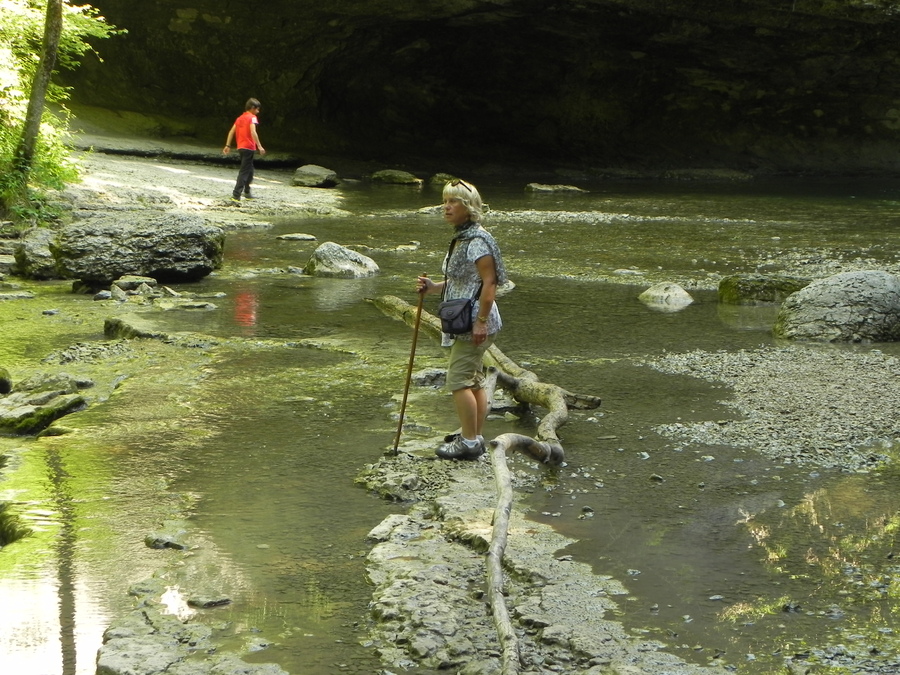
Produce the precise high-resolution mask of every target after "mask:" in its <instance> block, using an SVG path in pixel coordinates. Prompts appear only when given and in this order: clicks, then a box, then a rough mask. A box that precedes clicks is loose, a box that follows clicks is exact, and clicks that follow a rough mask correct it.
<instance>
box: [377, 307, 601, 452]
mask: <svg viewBox="0 0 900 675" xmlns="http://www.w3.org/2000/svg"><path fill="white" fill-rule="evenodd" d="M371 302H372V303H373V304H374V305H375V306H376V307H378V309H380V310H381V311H382V312H384V313H385V314H387V315H388V316H392V317H394V318H397V319H400V320H401V321H405V322H406V323H407V324H408V325H409V326H413V325H414V324H415V320H416V311H417V307H415V306H413V305H410V304H409V303H407V302H405V301H404V300H401V299H400V298H398V297H396V296H393V295H384V296H381V297H378V298H375V299H373V300H371ZM420 330H424V331H425V332H426V333H429V334H430V335H431V336H432V337H434V338H437V339H440V336H441V323H440V320H439V319H438V318H437V317H435V316H434V315H432V314H430V313H428V312H425V311H423V312H422V315H421V317H420ZM485 365H487V366H490V368H489V370H488V377H487V379H488V382H487V384H486V387H485V388H486V389H488V401H491V400H492V399H493V391H494V388H495V387H496V386H500V387H502V388H503V389H505V390H507V391H508V392H509V393H510V394H511V395H512V396H513V398H515V399H516V400H517V401H519V402H520V403H526V404H530V405H538V406H541V407H543V408H546V409H547V410H548V411H549V412H548V413H547V414H546V415H544V417H543V419H541V421H540V423H539V424H538V430H537V435H536V437H535V439H529V438H528V437H527V436H519V435H518V434H512V435H513V436H517V437H518V439H528V440H529V441H531V443H525V442H524V441H521V440H517V441H516V442H514V443H508V444H507V449H512V450H519V451H522V452H524V453H525V454H527V455H529V456H531V457H534V458H535V459H538V460H539V461H541V462H545V463H547V464H562V462H563V461H564V459H565V452H564V450H563V447H562V444H561V443H560V440H559V436H557V433H556V430H557V429H558V428H559V427H561V426H562V425H563V424H565V423H566V421H567V420H568V419H569V408H570V407H571V408H575V409H580V410H590V409H593V408H596V407H598V406H599V405H600V399H599V398H598V397H596V396H589V395H586V394H573V393H572V392H569V391H566V390H565V389H562V388H560V387H558V386H556V385H555V384H548V383H546V382H541V381H540V380H539V379H538V376H537V375H535V374H534V373H533V372H531V371H530V370H526V369H525V368H522V367H521V366H520V365H518V364H517V363H516V362H515V361H513V360H512V359H510V358H509V357H507V356H506V354H504V353H503V352H501V351H500V350H499V349H498V348H497V346H496V345H491V346H490V347H489V348H488V350H487V352H486V353H485ZM504 435H508V434H504Z"/></svg>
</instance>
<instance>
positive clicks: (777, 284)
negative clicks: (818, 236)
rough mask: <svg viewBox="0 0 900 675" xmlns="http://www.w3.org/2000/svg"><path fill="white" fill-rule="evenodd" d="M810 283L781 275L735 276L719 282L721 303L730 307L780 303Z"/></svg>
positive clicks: (806, 280) (808, 280) (807, 280)
mask: <svg viewBox="0 0 900 675" xmlns="http://www.w3.org/2000/svg"><path fill="white" fill-rule="evenodd" d="M810 281H811V280H810V279H802V278H800V277H789V276H785V275H781V274H735V275H732V276H730V277H725V278H724V279H722V281H720V282H719V302H724V303H726V304H729V305H758V304H763V303H779V302H783V301H784V299H785V298H786V297H788V296H789V295H790V294H791V293H796V292H797V291H799V290H800V289H801V288H804V287H806V286H808V285H809V283H810Z"/></svg>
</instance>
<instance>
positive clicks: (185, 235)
mask: <svg viewBox="0 0 900 675" xmlns="http://www.w3.org/2000/svg"><path fill="white" fill-rule="evenodd" d="M127 218H128V219H127V220H123V219H122V217H121V216H110V217H102V218H92V219H90V220H83V221H79V222H77V223H74V224H72V225H69V226H68V227H66V228H65V229H63V230H61V231H60V232H59V233H58V235H57V236H56V238H55V239H54V240H53V241H51V242H50V250H51V252H52V253H53V257H54V258H55V260H56V266H57V269H58V270H59V272H60V274H62V275H64V277H66V278H73V279H80V280H81V281H83V282H85V283H88V284H109V283H111V282H112V281H113V280H115V279H118V278H120V277H122V276H125V275H129V274H133V275H139V276H148V277H153V278H154V279H157V280H159V281H193V280H196V279H201V278H203V277H205V276H206V275H208V274H209V273H210V272H212V271H213V270H215V269H218V268H219V267H220V266H221V264H222V255H223V250H224V247H225V233H224V231H223V230H222V229H221V228H219V227H216V226H214V225H208V224H207V223H206V221H204V220H203V218H201V217H200V216H195V215H191V214H186V213H178V212H174V211H169V212H162V213H160V212H147V213H141V212H136V213H129V214H128V215H127Z"/></svg>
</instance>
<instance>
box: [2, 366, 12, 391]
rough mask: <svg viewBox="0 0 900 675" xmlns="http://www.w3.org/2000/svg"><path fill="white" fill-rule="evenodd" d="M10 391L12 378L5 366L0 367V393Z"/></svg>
mask: <svg viewBox="0 0 900 675" xmlns="http://www.w3.org/2000/svg"><path fill="white" fill-rule="evenodd" d="M11 391H12V378H11V377H10V375H9V371H8V370H7V369H6V368H0V394H4V395H5V394H8V393H9V392H11Z"/></svg>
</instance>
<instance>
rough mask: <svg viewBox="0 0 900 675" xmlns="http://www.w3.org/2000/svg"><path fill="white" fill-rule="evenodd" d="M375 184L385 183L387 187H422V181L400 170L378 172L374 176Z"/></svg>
mask: <svg viewBox="0 0 900 675" xmlns="http://www.w3.org/2000/svg"><path fill="white" fill-rule="evenodd" d="M372 182H373V183H384V184H387V185H415V186H419V185H422V182H423V181H422V179H421V178H416V177H415V176H414V175H412V174H411V173H409V172H408V171H400V170H399V169H384V170H383V171H376V172H375V173H373V174H372Z"/></svg>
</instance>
